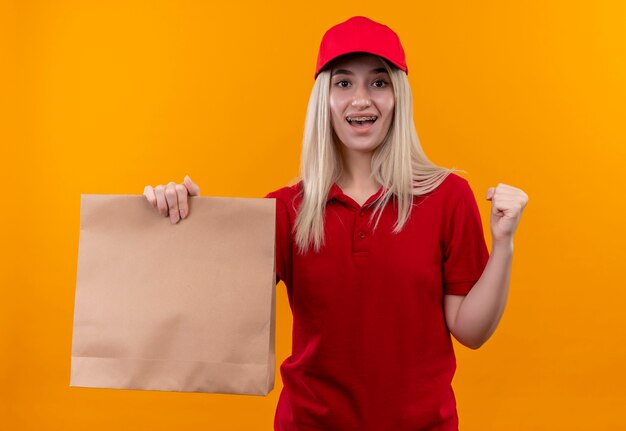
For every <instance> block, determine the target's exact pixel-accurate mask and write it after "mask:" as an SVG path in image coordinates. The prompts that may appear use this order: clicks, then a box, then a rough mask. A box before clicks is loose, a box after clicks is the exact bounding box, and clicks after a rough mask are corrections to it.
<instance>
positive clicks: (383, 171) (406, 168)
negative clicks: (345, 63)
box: [292, 58, 458, 254]
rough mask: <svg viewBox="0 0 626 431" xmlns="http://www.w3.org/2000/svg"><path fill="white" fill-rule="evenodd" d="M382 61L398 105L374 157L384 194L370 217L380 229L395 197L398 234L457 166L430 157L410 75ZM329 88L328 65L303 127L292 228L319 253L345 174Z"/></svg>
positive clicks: (299, 242) (303, 247) (300, 242)
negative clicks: (333, 192)
mask: <svg viewBox="0 0 626 431" xmlns="http://www.w3.org/2000/svg"><path fill="white" fill-rule="evenodd" d="M381 60H382V62H383V64H384V66H385V68H386V69H387V72H388V73H389V76H390V78H391V83H392V86H393V90H394V98H395V107H394V117H393V122H392V124H391V126H390V127H389V131H388V133H387V136H386V137H385V139H384V140H383V142H382V143H381V144H380V145H379V146H378V147H377V148H376V150H375V151H374V154H373V156H372V174H371V176H372V177H373V178H374V179H375V180H376V182H377V183H378V184H381V185H382V186H383V195H382V196H381V197H380V198H379V199H378V200H377V202H376V205H375V207H374V211H373V213H372V217H371V219H370V221H371V220H373V218H374V217H376V216H377V218H376V223H375V225H374V230H376V227H377V226H378V222H379V220H380V216H381V215H382V211H383V209H384V207H385V205H386V203H387V202H388V201H389V200H390V199H391V198H392V197H395V198H396V200H397V209H398V218H397V221H396V224H395V226H394V229H393V232H394V233H398V232H400V231H401V230H402V228H403V227H404V225H405V223H406V222H407V220H408V219H409V217H410V215H411V209H412V207H413V196H420V195H423V194H426V193H429V192H431V191H432V190H434V189H436V188H437V187H438V186H439V185H440V184H441V183H442V182H443V180H444V179H445V178H446V177H447V176H448V175H450V174H451V173H452V172H454V171H458V170H457V169H455V168H451V169H448V168H443V167H439V166H437V165H435V164H434V163H432V162H431V161H430V160H429V159H428V158H427V157H426V154H425V153H424V151H423V150H422V147H421V145H420V142H419V139H418V137H417V132H416V130H415V124H414V122H413V97H412V94H411V88H410V85H409V82H408V79H407V76H406V73H405V72H404V71H402V70H400V69H398V68H396V67H393V66H390V65H389V63H387V62H386V61H385V60H383V59H382V58H381ZM329 92H330V71H329V70H328V69H327V70H324V71H322V72H320V74H319V75H318V76H317V79H316V80H315V84H314V85H313V89H312V91H311V96H310V98H309V103H308V108H307V113H306V120H305V125H304V136H303V140H302V154H301V159H300V178H301V179H302V190H301V193H302V194H303V196H302V202H301V204H300V207H299V209H298V213H297V215H296V220H295V224H294V227H293V231H292V233H293V234H294V235H295V243H296V246H297V249H298V251H299V252H300V253H302V254H304V253H305V252H306V251H307V250H308V249H309V248H310V246H311V243H312V244H313V247H314V250H315V252H319V251H320V249H321V248H322V246H323V245H324V211H325V208H326V198H327V196H328V192H329V191H330V188H331V186H332V184H333V182H336V181H338V180H339V179H340V178H341V175H342V172H343V163H342V158H341V157H342V156H341V153H340V150H339V148H338V147H337V145H336V144H335V142H334V140H333V130H332V125H331V120H330V108H329Z"/></svg>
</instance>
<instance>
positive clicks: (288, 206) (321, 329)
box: [144, 17, 528, 431]
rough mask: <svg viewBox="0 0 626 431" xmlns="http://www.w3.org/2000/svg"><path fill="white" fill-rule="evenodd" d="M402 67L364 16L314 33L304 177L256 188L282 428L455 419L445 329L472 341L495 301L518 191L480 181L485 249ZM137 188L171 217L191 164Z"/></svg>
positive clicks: (484, 331)
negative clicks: (277, 325)
mask: <svg viewBox="0 0 626 431" xmlns="http://www.w3.org/2000/svg"><path fill="white" fill-rule="evenodd" d="M407 73H408V68H407V66H406V62H405V57H404V51H403V49H402V46H401V44H400V40H399V39H398V37H397V35H396V34H395V33H394V32H393V31H392V30H391V29H389V28H388V27H386V26H384V25H382V24H379V23H376V22H374V21H372V20H370V19H368V18H365V17H353V18H350V19H349V20H347V21H345V22H342V23H340V24H338V25H336V26H334V27H332V28H331V29H329V30H328V31H327V32H326V34H325V35H324V38H323V39H322V43H321V46H320V51H319V56H318V63H317V68H316V71H315V85H314V87H313V91H312V93H311V97H310V100H309V105H308V111H307V118H306V125H305V133H304V140H303V148H302V159H301V170H300V173H301V180H300V181H299V182H298V183H297V184H295V185H292V186H286V187H282V188H280V189H279V190H276V191H273V192H271V193H269V194H268V195H267V196H266V197H267V198H273V199H276V214H277V224H276V228H277V229H276V273H277V282H278V280H283V282H284V283H285V286H286V287H287V292H288V296H289V302H290V306H291V309H292V312H293V351H292V354H291V356H289V357H288V358H287V359H286V360H285V361H284V362H283V363H282V364H281V367H280V371H281V376H282V380H283V384H284V387H283V389H282V392H281V394H280V399H279V402H278V406H277V410H276V417H275V429H276V430H282V431H296V430H298V431H311V430H324V431H331V430H338V431H347V430H359V431H364V430H372V431H387V430H393V431H403V430H406V431H409V430H411V431H418V430H424V431H425V430H432V431H434V430H439V431H444V430H445V431H453V430H454V431H456V430H458V418H457V412H456V402H455V397H454V393H453V391H452V387H451V382H452V377H453V375H454V371H455V367H456V363H455V356H454V351H453V347H452V342H451V337H450V334H452V335H453V336H454V337H455V338H456V339H457V340H458V341H459V342H460V343H462V344H463V345H465V346H468V347H470V348H472V349H476V348H478V347H480V346H481V345H482V344H483V343H484V342H485V341H486V340H487V339H488V338H489V337H490V336H491V334H492V333H493V332H494V331H495V329H496V326H497V325H498V322H499V321H500V318H501V316H502V313H503V312H504V308H505V304H506V299H507V294H508V287H509V275H510V271H511V260H512V254H513V234H514V231H515V229H516V227H517V224H518V222H519V219H520V216H521V213H522V211H523V208H524V207H525V205H526V203H527V200H528V197H527V195H526V194H525V193H524V192H523V191H521V190H519V189H517V188H515V187H512V186H508V185H505V184H498V185H497V187H495V188H489V190H488V192H487V199H489V200H491V203H492V211H491V233H492V238H493V242H492V250H491V255H489V252H488V250H487V246H486V243H485V239H484V234H483V228H482V223H481V220H480V213H479V211H478V206H477V203H476V200H475V198H474V195H473V193H472V191H471V188H470V187H469V184H468V182H467V180H465V179H463V178H462V177H460V176H458V175H457V174H455V173H454V172H453V171H454V169H446V168H442V167H438V166H436V165H434V164H433V163H432V162H430V161H429V160H428V159H427V157H426V156H425V154H424V152H423V151H422V149H421V147H420V144H419V141H418V138H417V134H416V131H415V126H414V124H413V113H412V96H411V91H410V88H409V84H408V81H407ZM144 194H145V196H146V198H147V199H148V201H149V202H150V203H151V204H152V205H153V206H154V207H155V208H158V210H159V211H160V213H161V214H162V215H163V216H168V215H169V217H170V219H171V221H172V222H173V223H176V222H178V221H179V219H180V218H186V217H187V216H188V214H189V210H188V204H187V196H188V195H191V196H198V195H199V194H200V189H199V187H198V186H197V185H196V184H194V183H193V181H192V180H191V179H190V178H189V177H188V176H187V177H185V179H184V181H183V184H176V183H173V182H171V183H169V184H168V185H167V186H162V185H159V186H157V187H155V188H153V187H151V186H146V188H145V191H144Z"/></svg>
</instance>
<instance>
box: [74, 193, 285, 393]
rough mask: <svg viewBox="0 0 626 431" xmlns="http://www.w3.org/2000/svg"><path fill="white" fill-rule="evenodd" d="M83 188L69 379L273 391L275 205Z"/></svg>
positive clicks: (87, 383)
mask: <svg viewBox="0 0 626 431" xmlns="http://www.w3.org/2000/svg"><path fill="white" fill-rule="evenodd" d="M189 207H190V213H191V215H190V216H189V217H188V218H186V219H184V220H181V221H179V222H178V224H175V225H172V224H171V223H170V221H169V219H168V218H166V217H162V216H160V215H159V214H158V213H157V211H156V210H155V209H154V208H152V207H151V206H150V204H149V203H148V202H147V200H146V199H145V197H143V196H139V195H95V194H83V195H81V209H80V240H79V248H78V269H77V278H76V299H75V309H74V332H73V338H72V364H71V377H70V386H82V387H98V388H118V389H148V390H163V391H188V392H212V393H224V394H248V395H267V394H268V393H269V392H270V391H271V390H272V389H273V388H274V373H275V356H274V355H275V353H274V330H275V316H276V315H275V307H276V296H275V295H276V276H275V255H274V253H275V251H274V247H275V227H276V225H275V223H276V222H275V220H276V219H275V211H276V207H275V200H274V199H263V198H258V199H257V198H226V197H199V196H198V197H190V198H189Z"/></svg>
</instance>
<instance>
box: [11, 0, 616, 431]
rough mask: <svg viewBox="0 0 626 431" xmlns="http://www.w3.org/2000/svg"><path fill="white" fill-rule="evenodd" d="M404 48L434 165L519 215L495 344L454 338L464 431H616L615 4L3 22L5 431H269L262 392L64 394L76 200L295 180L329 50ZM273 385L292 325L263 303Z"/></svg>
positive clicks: (151, 10) (243, 189)
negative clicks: (340, 46)
mask: <svg viewBox="0 0 626 431" xmlns="http://www.w3.org/2000/svg"><path fill="white" fill-rule="evenodd" d="M357 14H362V15H368V16H370V17H371V18H373V19H375V20H377V21H380V22H383V23H386V24H388V25H389V26H390V27H391V28H393V29H394V30H395V31H396V32H397V33H398V34H399V35H400V38H401V40H402V41H403V44H404V47H405V50H406V53H407V60H408V64H409V79H410V81H411V85H412V88H413V93H414V98H415V121H416V126H417V130H418V134H419V136H420V138H421V141H422V145H423V147H424V149H425V151H426V153H427V154H428V155H429V157H430V158H431V159H432V160H433V161H435V162H436V163H438V164H440V165H444V166H448V167H450V166H454V167H457V168H461V169H465V170H466V171H467V174H465V175H464V176H465V177H466V178H468V179H469V181H470V184H471V186H472V188H473V189H474V192H475V194H476V197H477V200H478V203H479V207H480V210H481V213H482V216H483V224H484V226H485V233H486V235H487V243H488V245H489V246H491V234H490V231H489V225H488V223H489V211H490V205H491V204H490V202H488V201H486V200H485V193H486V191H487V188H488V187H490V186H495V185H496V184H497V183H499V182H502V183H506V184H510V185H513V186H516V187H519V188H521V189H523V190H524V191H526V193H527V194H528V195H529V203H528V206H527V207H526V210H525V211H524V214H523V217H522V221H521V223H520V225H519V227H518V231H517V235H516V237H515V254H514V261H513V272H512V281H511V291H510V296H509V303H508V306H507V310H506V313H505V315H504V318H503V320H502V322H501V324H500V327H499V328H498V330H497V331H496V333H495V335H494V336H493V337H492V338H491V339H490V340H489V341H488V342H487V344H486V345H484V346H483V347H482V348H481V349H479V350H476V351H472V350H469V349H467V348H464V347H463V346H461V345H459V344H458V343H455V347H456V351H457V358H458V371H457V375H456V377H455V381H454V387H455V391H456V394H457V400H458V410H459V416H460V424H461V429H462V430H463V431H488V430H507V431H513V430H551V431H554V430H617V429H626V420H625V419H624V416H623V407H624V406H625V405H626V395H625V392H624V387H625V386H626V377H625V373H624V370H623V365H624V364H625V363H626V347H625V344H626V343H624V341H626V337H625V334H624V327H625V324H626V313H623V310H624V307H625V304H624V300H625V299H626V293H625V292H626V277H625V270H624V258H625V257H626V254H625V253H624V239H625V235H624V219H625V218H624V214H625V213H626V204H625V203H624V202H625V199H624V193H623V192H624V189H625V187H624V186H625V185H626V182H625V181H624V175H623V170H624V163H625V162H626V150H625V149H624V148H625V145H624V144H625V142H626V139H625V138H626V132H625V129H624V124H626V118H625V117H626V109H625V100H626V79H625V78H626V54H625V53H626V43H625V42H626V30H625V28H626V27H624V22H626V3H624V2H622V1H612V2H611V1H604V2H602V1H599V2H587V1H546V2H501V1H495V0H494V1H475V2H461V1H458V2H425V1H422V2H413V1H392V0H390V1H386V2H382V3H381V2H373V1H363V0H360V1H345V2H333V1H325V0H321V1H317V2H314V3H311V2H309V3H304V4H301V5H299V6H297V5H296V4H295V3H293V4H290V3H281V2H276V1H266V2H222V3H213V2H209V1H207V2H201V1H178V2H175V1H170V2H166V1H146V0H142V1H130V0H129V1H106V2H102V1H92V2H88V1H61V0H57V1H17V0H16V1H9V2H7V1H2V2H1V3H0V20H1V21H0V32H1V33H0V53H1V54H0V55H1V56H2V58H1V61H0V64H1V67H0V73H1V74H3V76H1V78H2V79H1V81H0V82H1V84H0V85H1V86H2V87H1V88H0V90H1V92H0V93H1V94H2V96H0V109H1V111H0V114H1V115H0V126H1V129H0V130H1V134H0V142H1V151H2V153H1V157H0V163H1V166H0V168H1V169H0V175H1V177H0V180H1V184H2V190H3V193H2V201H3V202H4V204H3V208H2V210H1V211H0V226H1V229H2V232H1V241H2V249H1V253H2V256H0V269H1V270H2V273H1V281H0V282H1V283H2V288H1V289H2V290H1V292H0V293H1V298H0V331H1V332H0V428H2V429H3V430H5V429H6V430H48V429H51V430H52V429H64V430H79V429H92V430H96V429H103V430H104V429H115V430H119V431H121V430H134V429H149V430H171V429H182V430H194V429H198V430H200V429H202V430H252V429H254V430H271V429H272V423H273V417H274V410H275V406H276V403H277V400H278V394H279V391H280V388H281V386H282V383H281V381H280V375H279V373H278V370H277V381H276V388H275V389H274V391H273V392H272V393H270V395H269V396H267V397H254V396H237V395H218V394H202V393H175V392H158V391H128V390H109V389H87V388H72V387H69V375H70V356H71V337H72V324H73V307H74V289H75V281H76V279H75V277H76V263H77V246H78V234H79V229H78V228H79V203H80V194H81V193H127V194H142V193H143V188H144V186H145V185H146V184H152V185H156V184H165V183H167V182H168V181H170V180H174V181H176V182H180V181H182V178H183V176H184V175H185V174H189V175H190V176H191V177H192V178H193V179H194V180H195V181H196V182H197V183H198V184H199V185H200V186H201V187H202V195H204V196H233V197H234V196H241V197H262V196H264V194H265V193H267V192H268V191H271V190H275V189H277V188H279V187H281V186H282V185H284V184H286V183H287V182H288V181H289V180H291V179H292V178H293V177H295V176H296V175H298V164H299V157H300V145H301V135H302V129H303V123H304V115H305V109H306V103H307V100H308V95H309V92H310V90H311V87H312V85H313V71H314V66H315V60H316V54H317V49H318V46H319V41H320V39H321V37H322V34H323V32H324V31H325V30H326V29H327V28H328V27H330V26H331V25H333V24H335V23H338V22H340V21H343V20H345V19H347V18H348V17H350V16H352V15H357ZM277 303H278V316H277V319H278V321H277V367H278V365H279V364H280V363H281V362H282V361H283V360H284V359H285V358H286V357H287V356H288V355H289V352H290V347H291V346H290V343H291V338H290V337H291V316H290V311H289V306H288V302H287V297H286V292H285V289H284V285H283V284H282V283H281V284H280V285H279V286H278V298H277Z"/></svg>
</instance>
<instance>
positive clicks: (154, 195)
mask: <svg viewBox="0 0 626 431" xmlns="http://www.w3.org/2000/svg"><path fill="white" fill-rule="evenodd" d="M143 194H144V196H145V197H146V199H148V202H150V205H152V208H156V210H157V211H158V212H159V214H161V215H162V216H163V217H167V216H169V217H170V222H172V224H176V223H178V220H180V219H181V218H187V217H188V216H189V205H188V203H187V195H189V196H200V187H199V186H198V185H197V184H196V183H194V182H193V181H191V178H189V175H186V176H185V178H184V179H183V183H182V184H177V183H175V182H173V181H171V182H169V183H168V184H167V185H166V186H164V185H162V184H159V185H158V186H156V187H152V186H150V185H148V186H146V187H144V189H143Z"/></svg>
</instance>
